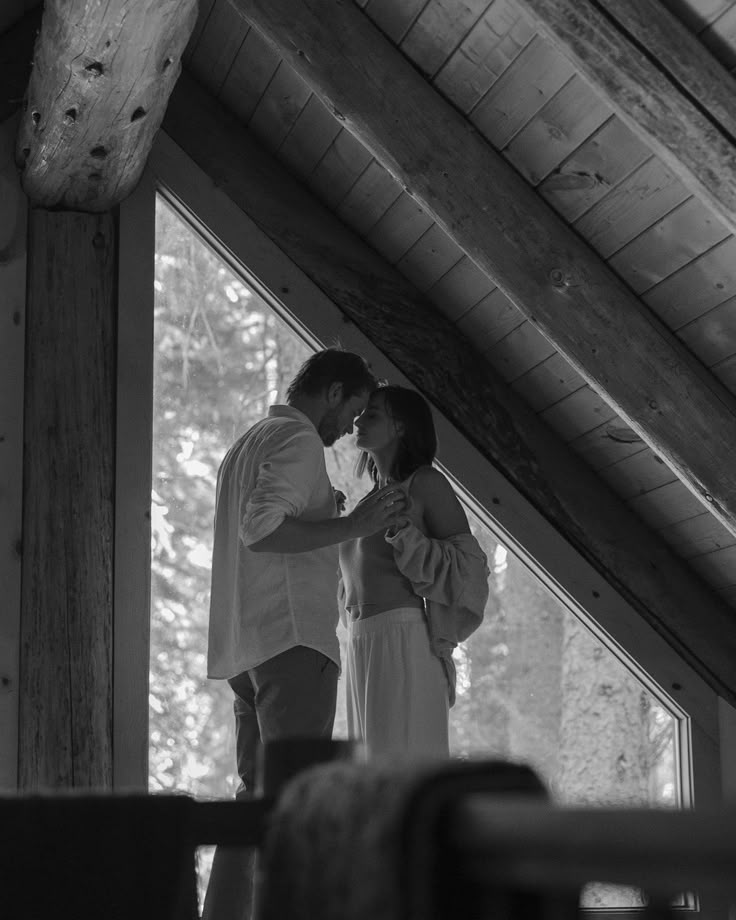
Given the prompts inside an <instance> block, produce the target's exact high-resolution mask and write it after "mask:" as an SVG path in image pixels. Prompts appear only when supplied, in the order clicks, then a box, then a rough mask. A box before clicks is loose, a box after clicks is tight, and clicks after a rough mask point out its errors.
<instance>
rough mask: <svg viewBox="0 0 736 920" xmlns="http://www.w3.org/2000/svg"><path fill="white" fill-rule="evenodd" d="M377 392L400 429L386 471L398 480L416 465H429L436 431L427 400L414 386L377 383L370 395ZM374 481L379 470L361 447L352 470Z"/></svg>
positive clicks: (433, 453) (411, 471)
mask: <svg viewBox="0 0 736 920" xmlns="http://www.w3.org/2000/svg"><path fill="white" fill-rule="evenodd" d="M377 393H380V394H381V395H382V396H383V404H384V407H385V409H386V413H387V414H388V415H389V417H390V418H392V419H393V420H394V421H395V422H401V424H402V425H403V428H404V430H403V433H402V435H401V437H400V438H399V446H398V449H397V451H396V456H395V457H394V462H393V464H392V466H391V470H390V472H389V475H390V476H391V478H392V479H395V480H397V481H399V482H401V481H402V480H403V479H406V478H407V477H409V476H411V474H412V473H413V472H414V471H415V470H417V469H419V467H420V466H431V465H432V461H433V460H434V458H435V455H436V453H437V432H436V430H435V427H434V419H433V418H432V410H431V409H430V407H429V403H428V402H427V400H426V399H425V398H424V397H423V396H421V395H420V394H419V393H417V392H416V390H410V389H408V388H407V387H400V386H396V385H394V384H388V385H383V386H379V387H377V389H375V390H374V391H373V393H372V394H371V395H372V396H373V395H375V394H377ZM366 470H367V471H368V475H369V476H370V477H371V479H372V480H373V482H376V483H377V482H378V470H377V469H376V465H375V463H374V462H373V458H372V457H371V456H370V454H368V453H367V452H366V451H363V452H362V453H361V455H360V457H359V458H358V462H357V464H356V468H355V471H356V473H357V475H358V476H362V475H363V473H364V472H365V471H366Z"/></svg>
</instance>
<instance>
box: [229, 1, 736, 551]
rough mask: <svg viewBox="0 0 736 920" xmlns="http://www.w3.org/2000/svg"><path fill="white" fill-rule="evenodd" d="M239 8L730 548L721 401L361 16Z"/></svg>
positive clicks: (734, 514) (728, 403)
mask: <svg viewBox="0 0 736 920" xmlns="http://www.w3.org/2000/svg"><path fill="white" fill-rule="evenodd" d="M232 2H233V4H234V5H235V6H236V8H237V9H238V10H239V11H240V12H241V14H242V15H243V16H244V17H246V19H248V20H249V21H250V22H251V23H252V24H253V25H254V26H255V27H256V28H257V29H258V30H259V31H260V32H261V33H262V34H263V35H264V36H265V38H266V39H267V40H268V41H269V42H270V43H271V44H272V45H273V46H274V47H275V48H277V50H278V51H279V53H280V54H282V55H283V57H284V58H285V60H286V61H287V62H288V63H289V64H291V66H292V67H293V68H294V70H295V71H296V72H297V73H298V74H299V75H300V76H301V77H302V78H303V79H304V80H305V82H306V83H307V84H308V85H309V86H310V87H311V89H312V90H314V92H316V93H317V94H318V95H319V96H320V97H321V98H322V100H323V101H324V102H325V103H326V104H327V105H328V106H329V107H330V108H331V109H332V111H334V112H335V113H336V115H337V117H338V118H339V119H340V120H341V121H342V122H343V124H345V125H346V127H347V128H348V129H349V130H350V131H351V132H352V133H353V134H355V135H356V136H357V137H358V138H360V140H361V141H362V142H363V143H364V144H365V146H366V147H367V148H368V149H369V150H370V151H371V152H372V153H373V155H374V156H375V157H376V159H377V160H379V162H381V163H382V164H383V165H384V166H385V167H386V168H387V169H388V170H389V171H390V172H391V173H392V175H394V176H395V177H396V178H397V179H398V180H399V181H400V182H401V183H402V184H403V185H404V186H405V187H406V188H407V189H408V190H409V191H410V193H411V194H412V195H413V196H414V198H415V199H416V200H417V202H418V203H419V204H420V205H421V206H422V207H423V208H424V209H425V210H426V211H427V213H428V214H430V215H431V216H432V217H433V218H434V219H435V220H436V221H437V223H438V224H439V225H440V226H441V227H442V228H443V229H444V230H445V231H446V232H447V233H448V235H449V236H450V237H451V238H452V239H453V240H454V241H455V242H456V243H457V244H458V245H459V246H460V248H461V249H463V250H464V251H465V252H466V253H467V254H468V256H469V257H470V258H471V259H473V260H474V261H475V262H476V264H477V265H478V266H479V267H480V268H481V269H482V270H483V271H485V272H486V273H487V274H488V276H489V277H491V278H492V279H493V280H494V281H495V282H496V283H497V284H498V286H499V287H500V288H501V289H502V290H503V291H504V292H505V293H506V295H507V296H508V297H509V298H510V300H511V301H512V302H513V303H514V304H515V305H516V306H517V307H518V309H519V310H520V311H521V312H522V313H523V314H524V315H525V316H526V317H527V318H528V319H529V320H530V322H532V323H533V324H534V325H535V326H537V327H538V328H539V329H540V330H541V332H542V333H543V334H544V335H545V336H546V337H547V338H548V339H549V340H550V341H551V342H552V343H553V344H554V345H555V346H556V348H557V349H558V350H559V351H560V352H561V354H562V355H564V357H565V358H567V360H568V361H569V362H570V363H571V364H572V365H573V367H574V368H575V369H576V370H577V371H578V372H579V373H580V374H581V375H582V376H583V377H584V378H585V380H586V381H587V382H588V383H589V384H590V385H591V386H592V387H593V388H594V389H595V390H596V391H597V392H599V393H600V394H601V396H603V398H605V399H606V401H607V402H608V403H609V404H610V405H611V406H612V407H613V408H614V409H615V410H616V412H617V413H618V414H620V415H621V416H622V417H623V418H624V419H625V420H626V421H627V422H628V423H629V424H630V425H631V427H632V428H633V429H634V430H635V431H636V432H637V433H638V434H639V435H640V436H641V437H642V438H643V439H644V440H645V441H646V442H647V443H648V444H649V445H650V446H651V447H652V448H653V450H655V452H656V453H657V454H658V456H660V457H661V458H662V459H663V460H664V461H665V462H666V463H667V464H668V465H669V466H670V467H671V468H672V470H673V471H674V472H675V473H676V474H677V475H678V476H679V477H680V479H681V480H682V481H683V482H684V483H685V484H686V485H687V486H688V487H689V488H690V489H691V490H692V491H693V492H694V493H695V494H696V495H697V496H698V497H699V498H700V499H701V501H702V502H703V503H704V505H705V506H706V507H708V508H709V509H710V510H711V511H712V513H713V514H715V515H716V516H717V517H718V518H719V520H721V521H722V522H723V523H724V525H725V526H726V527H728V528H729V529H730V530H731V532H732V533H734V534H736V467H734V465H733V463H732V462H731V456H732V453H733V449H734V445H736V411H735V410H734V400H733V397H732V396H731V394H730V393H729V392H728V391H727V390H726V389H725V387H723V386H722V385H721V384H720V383H719V382H718V381H717V380H715V378H714V377H713V376H712V375H710V374H709V373H708V372H707V371H706V370H705V369H704V368H702V367H701V366H700V365H699V364H698V363H697V362H696V361H695V360H694V359H693V358H692V357H691V356H690V355H689V353H688V352H687V351H686V349H685V348H684V347H683V346H682V345H681V344H680V343H679V341H678V340H677V339H676V338H675V336H674V335H672V334H671V333H670V332H669V330H668V329H667V328H666V327H665V326H664V325H663V324H662V323H660V322H659V321H658V320H657V319H656V317H655V316H654V315H653V314H652V313H651V312H650V311H649V310H648V309H647V308H646V307H645V306H644V305H643V304H642V303H641V302H640V301H639V300H638V298H637V297H636V296H635V295H634V294H633V293H632V292H631V291H630V290H629V288H628V287H627V286H626V285H625V284H624V283H623V282H622V281H621V280H620V279H619V278H618V277H617V276H616V275H615V274H614V273H613V272H612V271H611V270H610V269H609V268H608V267H607V266H606V265H605V263H604V262H603V261H602V259H600V257H599V256H598V255H597V254H596V253H594V252H593V250H592V249H591V248H590V247H589V246H587V245H586V244H585V243H584V242H583V241H582V240H581V239H580V238H579V237H578V236H577V235H576V234H575V233H574V232H573V231H572V230H571V229H570V228H569V227H568V226H567V224H565V223H564V221H563V220H561V219H560V218H559V217H558V216H557V215H556V214H555V213H554V211H553V210H552V209H551V208H550V207H549V206H548V205H547V204H546V203H545V202H544V201H543V200H542V199H541V198H540V196H539V195H537V194H536V192H535V191H534V190H533V189H532V188H530V187H529V186H528V185H527V184H526V182H525V181H524V180H523V179H522V178H521V177H520V176H519V174H518V173H517V172H516V171H515V170H514V169H513V168H512V167H511V166H510V165H509V164H508V163H507V162H506V161H505V160H504V159H503V158H502V157H501V156H500V155H499V154H497V153H496V152H495V151H494V150H493V149H492V148H491V147H490V145H489V144H487V143H486V142H485V140H484V139H483V138H482V137H480V136H479V135H478V134H477V132H476V131H475V130H474V129H473V127H472V126H471V125H470V123H469V122H468V121H467V120H466V119H465V118H463V117H462V116H461V115H460V114H459V113H458V112H457V111H456V110H455V109H454V108H453V107H452V106H451V105H450V104H449V103H447V102H445V100H444V99H443V98H442V97H441V96H440V95H439V94H438V93H437V92H436V91H435V90H434V89H433V88H432V87H431V86H430V85H429V84H428V83H427V82H426V81H425V80H424V79H423V78H422V77H421V75H420V74H419V73H418V72H417V71H416V70H415V69H414V68H413V67H412V66H411V65H410V64H409V62H408V61H406V60H405V59H404V57H403V56H402V55H401V54H400V52H399V51H398V50H397V49H396V48H395V47H394V46H393V45H391V44H390V42H389V41H388V40H387V39H386V38H385V37H384V36H383V35H382V34H381V33H380V32H379V30H378V29H377V28H376V27H375V26H374V25H373V24H372V23H371V22H370V20H369V19H368V18H367V16H365V15H364V14H363V13H362V11H361V10H360V9H359V8H358V7H357V6H356V5H355V4H353V3H342V2H339V0H310V2H306V0H248V2H247V3H246V2H244V0H232ZM719 149H720V148H719ZM732 155H733V151H732ZM734 189H735V192H736V185H735V186H734ZM734 202H735V203H736V197H735V198H734ZM675 368H676V372H675V371H674V370H673V369H675Z"/></svg>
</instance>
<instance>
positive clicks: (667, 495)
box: [628, 479, 701, 530]
mask: <svg viewBox="0 0 736 920" xmlns="http://www.w3.org/2000/svg"><path fill="white" fill-rule="evenodd" d="M628 505H629V506H630V507H631V508H633V509H634V510H635V511H636V513H637V514H638V515H639V517H641V518H643V519H644V520H645V521H646V522H647V523H648V524H649V526H650V527H651V528H652V529H653V530H660V529H661V528H662V527H666V526H667V525H669V524H676V523H677V522H678V521H685V520H687V519H688V518H691V517H694V516H695V515H696V514H698V513H699V512H700V508H701V506H700V504H699V503H698V500H697V498H696V497H695V496H694V495H693V494H692V493H691V492H690V491H689V490H688V489H686V488H685V486H683V484H682V483H681V482H680V480H679V479H675V481H674V482H668V483H666V484H665V485H662V486H659V487H658V488H657V489H652V490H651V491H649V492H647V493H646V494H645V495H635V496H634V497H633V498H630V499H629V501H628Z"/></svg>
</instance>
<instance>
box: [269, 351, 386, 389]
mask: <svg viewBox="0 0 736 920" xmlns="http://www.w3.org/2000/svg"><path fill="white" fill-rule="evenodd" d="M332 383H341V384H342V397H343V399H350V397H351V396H355V394H356V393H360V392H361V390H373V389H374V388H375V387H376V385H377V384H378V381H377V380H376V378H375V377H374V375H373V374H372V372H371V369H370V368H369V367H368V364H367V362H366V361H365V359H364V358H361V356H360V355H356V354H354V353H353V352H352V351H343V350H342V349H341V348H325V349H324V350H323V351H318V352H317V353H316V354H313V355H312V356H311V358H307V360H306V361H305V362H304V364H302V366H301V367H300V368H299V370H298V372H297V375H296V377H294V379H293V380H292V381H291V383H290V384H289V388H288V389H287V391H286V399H287V401H288V400H290V399H292V398H293V397H294V396H299V395H300V394H302V395H304V396H318V395H319V394H320V393H321V392H323V390H326V389H327V388H328V387H329V386H330V384H332Z"/></svg>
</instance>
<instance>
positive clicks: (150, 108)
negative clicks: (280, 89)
mask: <svg viewBox="0 0 736 920" xmlns="http://www.w3.org/2000/svg"><path fill="white" fill-rule="evenodd" d="M196 15H197V3H196V0H182V2H179V3H175V4H171V3H167V4H161V3H159V2H158V0H145V2H140V0H138V2H135V0H113V2H110V3H106V4H104V5H103V4H90V3H89V2H88V0H48V2H47V3H46V4H45V7H44V14H43V22H42V26H41V33H40V35H39V37H38V40H37V42H36V48H35V52H34V58H33V70H32V72H31V78H30V81H29V84H28V93H27V101H26V102H27V104H26V105H25V106H24V108H25V112H24V117H23V120H22V122H21V126H20V130H19V132H18V143H17V148H16V159H17V162H18V166H19V167H20V168H21V169H22V171H23V179H22V181H23V188H24V190H25V192H26V194H27V195H28V196H29V198H30V199H31V200H32V201H33V202H34V203H36V204H37V205H40V206H43V207H45V208H67V209H70V210H74V209H76V210H84V211H105V210H107V209H109V208H111V207H112V206H113V205H115V204H116V203H118V202H119V201H121V200H122V199H123V198H125V196H126V195H128V194H129V193H130V192H131V191H132V189H133V188H134V187H135V185H136V183H137V182H138V180H139V178H140V175H141V173H142V171H143V167H144V165H145V162H146V157H147V156H148V152H149V151H150V148H151V144H152V143H153V138H154V136H155V134H156V131H157V130H158V128H159V126H160V124H161V119H162V117H163V113H164V110H165V108H166V102H167V100H168V98H169V94H170V92H171V88H172V87H173V85H174V83H175V82H176V79H177V77H178V75H179V73H180V70H181V55H182V52H183V51H184V48H185V46H186V44H187V41H188V40H189V37H190V35H191V33H192V30H193V28H194V25H195V20H196Z"/></svg>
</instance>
